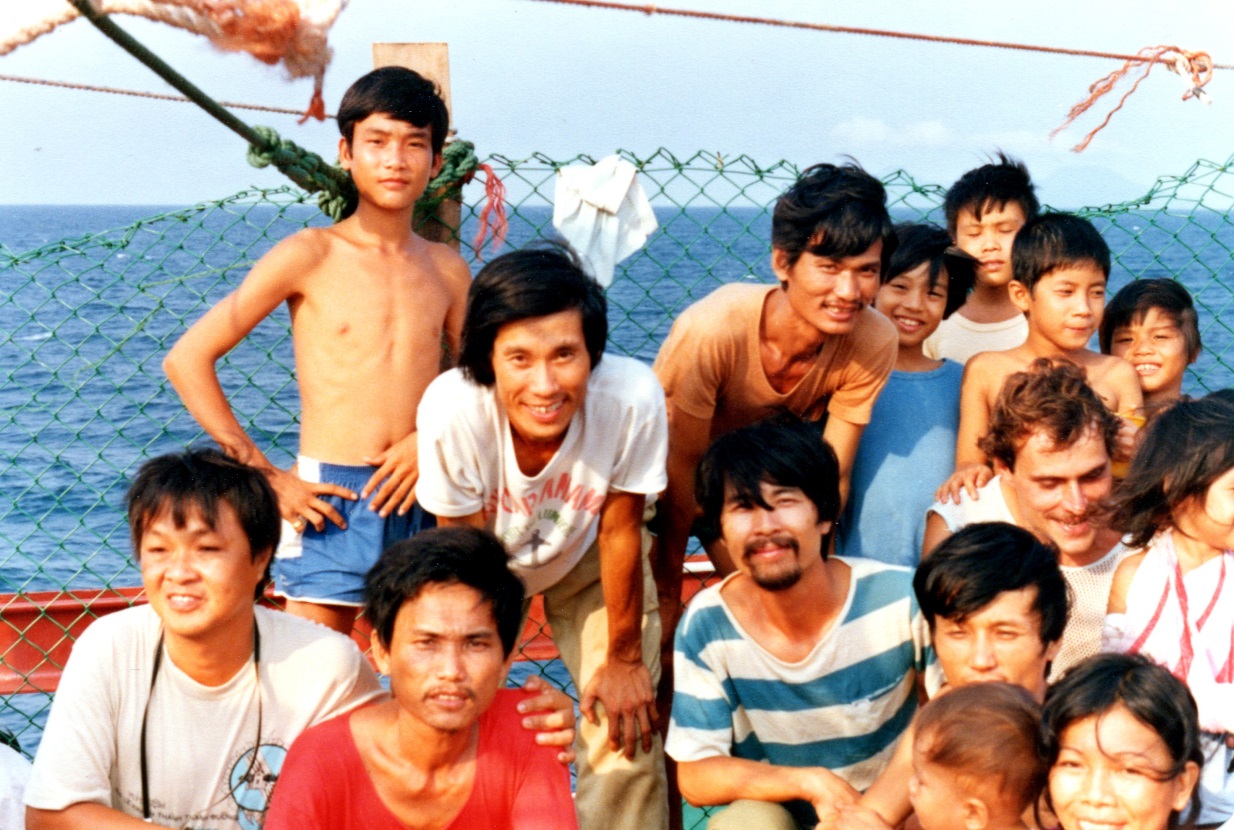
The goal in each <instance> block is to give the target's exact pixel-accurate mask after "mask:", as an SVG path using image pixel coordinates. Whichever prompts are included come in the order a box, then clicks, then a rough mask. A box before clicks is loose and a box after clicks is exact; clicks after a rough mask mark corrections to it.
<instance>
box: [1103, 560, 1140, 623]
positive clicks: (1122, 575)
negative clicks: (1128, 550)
mask: <svg viewBox="0 0 1234 830" xmlns="http://www.w3.org/2000/svg"><path fill="white" fill-rule="evenodd" d="M1144 556H1145V554H1144V553H1133V554H1131V555H1130V556H1128V557H1127V558H1126V559H1124V560H1123V561H1122V562H1119V563H1118V568H1116V569H1115V571H1114V580H1113V581H1112V582H1111V583H1110V603H1109V610H1110V611H1111V612H1113V613H1122V612H1123V611H1125V610H1126V608H1127V594H1128V593H1129V592H1130V591H1131V583H1132V582H1133V581H1134V580H1135V575H1136V572H1138V571H1139V570H1140V565H1141V563H1143V562H1144Z"/></svg>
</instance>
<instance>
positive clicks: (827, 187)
mask: <svg viewBox="0 0 1234 830" xmlns="http://www.w3.org/2000/svg"><path fill="white" fill-rule="evenodd" d="M880 240H881V241H882V243H883V251H882V275H884V276H885V275H886V274H887V263H888V262H889V261H890V260H891V255H892V253H894V252H895V247H896V236H895V230H894V229H893V228H892V226H891V217H890V216H889V215H888V214H887V191H886V190H885V189H884V188H883V185H882V183H881V182H879V180H878V179H876V178H874V177H873V176H871V175H870V174H869V173H867V172H866V171H864V170H862V169H861V167H860V165H858V164H857V163H856V162H850V163H848V164H844V165H840V166H836V165H834V164H816V165H814V166H813V167H808V168H806V170H805V171H804V172H803V173H802V174H801V177H800V178H798V179H797V181H796V183H794V184H793V186H792V187H790V188H789V189H788V190H786V191H784V193H783V194H782V195H781V196H780V198H779V199H776V204H775V209H774V210H773V211H772V214H771V247H772V248H773V249H775V250H778V251H783V252H784V253H785V254H786V255H787V257H788V264H789V265H790V266H791V265H793V264H795V263H796V262H797V260H799V259H801V255H802V254H803V253H806V252H807V251H808V252H809V253H811V254H814V255H815V256H825V257H832V258H840V257H850V256H857V255H858V254H863V253H865V252H866V251H868V250H869V249H870V247H871V246H872V245H873V244H874V243H875V242H878V241H880Z"/></svg>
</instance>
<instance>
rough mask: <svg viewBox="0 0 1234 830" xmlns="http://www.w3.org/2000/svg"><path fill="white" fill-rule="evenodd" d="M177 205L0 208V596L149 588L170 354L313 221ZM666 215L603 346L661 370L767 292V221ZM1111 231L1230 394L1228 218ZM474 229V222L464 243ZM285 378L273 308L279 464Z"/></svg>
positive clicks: (260, 342) (261, 383)
mask: <svg viewBox="0 0 1234 830" xmlns="http://www.w3.org/2000/svg"><path fill="white" fill-rule="evenodd" d="M173 210H174V209H173V208H159V207H150V206H139V207H133V206H102V207H80V206H37V207H33V206H31V207H27V206H0V246H3V247H2V248H0V280H2V285H3V288H2V289H0V418H3V421H2V422H0V423H2V424H3V426H2V427H0V593H15V592H25V591H36V590H51V589H63V588H70V589H86V588H97V587H102V586H105V585H134V584H137V583H138V581H139V579H138V574H137V571H136V570H135V568H134V567H133V565H132V563H131V561H130V559H129V553H128V536H127V527H126V525H125V522H124V519H123V514H122V510H121V509H120V505H121V501H122V496H123V492H124V489H125V487H126V486H127V481H128V479H129V476H130V475H131V472H132V471H133V470H134V469H135V468H136V466H137V465H138V464H139V463H140V462H141V461H142V460H143V459H144V458H148V457H150V456H152V455H157V454H159V453H162V452H167V451H171V450H174V449H177V448H180V447H182V446H184V445H186V444H189V443H192V442H194V441H199V440H201V439H202V433H201V431H200V429H199V428H198V427H197V425H196V424H195V422H193V421H192V419H191V418H189V417H188V415H187V413H186V412H185V411H184V409H183V407H182V406H181V405H180V402H179V400H178V398H177V397H176V395H175V393H174V392H173V391H172V390H171V389H170V387H169V386H168V385H167V384H166V382H165V380H164V378H163V375H162V371H161V369H160V365H159V364H160V361H161V359H162V356H163V354H165V352H166V350H167V348H168V347H170V345H171V343H173V342H174V341H175V339H176V338H177V337H178V336H179V334H180V333H182V332H183V330H184V329H185V327H186V326H187V325H188V324H189V323H191V322H192V321H193V320H195V319H196V318H197V317H198V316H199V315H200V314H201V313H202V312H204V311H205V309H206V308H208V307H209V306H210V305H211V304H213V303H214V302H216V301H217V300H218V299H220V298H221V297H222V296H223V295H224V294H226V293H227V292H228V291H229V290H231V289H232V288H233V287H234V286H235V285H237V284H238V283H239V281H240V280H241V279H242V278H243V276H244V274H245V273H246V271H247V268H248V266H249V265H250V264H251V262H253V261H254V260H255V259H256V258H257V257H259V256H260V255H261V254H262V253H264V252H265V251H266V250H268V249H269V247H270V246H271V245H272V244H273V243H274V242H275V241H277V240H278V239H281V238H282V237H283V236H285V235H287V234H288V233H290V232H292V231H293V230H294V229H295V228H297V227H299V224H300V223H301V222H303V221H305V220H306V219H308V218H309V217H312V216H314V214H315V209H313V208H311V207H308V206H304V205H293V206H291V207H288V208H285V209H280V207H278V206H275V205H272V204H258V205H256V206H253V205H249V204H225V205H219V206H209V207H207V208H202V209H197V210H190V211H188V212H185V213H173V214H172V215H171V216H169V217H167V218H163V219H159V220H157V221H152V222H143V220H146V219H147V218H148V217H153V216H156V215H158V214H163V213H168V212H171V211H173ZM656 213H657V218H658V220H659V222H660V225H661V229H660V231H659V232H657V233H656V234H655V236H654V237H653V238H652V240H651V241H650V243H649V245H648V246H647V247H646V248H645V249H644V250H643V251H640V252H639V253H638V254H636V255H635V256H634V257H632V258H631V259H629V260H627V261H626V262H625V263H623V264H622V265H621V266H620V267H619V270H618V275H617V278H616V280H615V282H614V283H613V285H612V286H611V287H610V289H609V303H610V314H609V316H610V328H611V337H610V348H611V349H612V350H614V351H618V352H623V353H626V354H630V355H633V356H635V357H638V358H640V359H642V360H644V361H647V362H649V363H650V362H651V360H652V359H654V356H655V353H656V351H657V349H658V347H659V343H660V342H661V341H662V340H663V338H664V336H665V335H666V334H667V333H668V329H669V327H670V325H671V322H672V320H673V318H674V317H675V316H676V314H677V313H679V312H680V310H681V309H683V308H685V307H686V306H687V305H689V304H690V303H691V302H693V301H694V300H696V299H698V298H701V297H703V296H705V295H707V294H708V293H710V292H711V291H712V290H713V289H714V288H715V287H716V286H718V285H720V284H723V283H728V282H733V281H740V280H755V281H758V282H765V283H771V282H772V281H773V277H772V274H771V271H770V267H769V256H770V251H769V243H768V239H769V236H770V218H769V216H768V215H767V214H766V213H765V212H764V211H763V210H761V209H759V208H721V207H714V208H687V209H675V208H674V209H665V208H660V209H657V211H656ZM898 218H901V219H917V218H920V217H919V216H918V215H917V214H913V215H907V214H904V215H902V216H900V217H898ZM932 218H934V219H935V220H936V221H937V220H938V217H937V216H934V217H932ZM550 219H551V210H550V208H548V207H526V208H520V210H519V212H518V213H517V214H516V215H515V216H513V217H512V218H511V223H510V231H509V236H508V239H507V244H506V248H505V250H509V249H511V248H517V247H520V246H521V245H523V244H526V243H527V242H529V241H531V240H533V239H535V238H539V237H542V236H551V234H552V228H551V223H550ZM312 221H314V222H321V221H322V220H321V218H320V217H317V218H315V219H313V220H312ZM134 223H137V224H134ZM1098 225H1099V227H1101V228H1102V229H1103V233H1104V234H1105V236H1106V238H1107V240H1108V241H1109V243H1110V245H1111V248H1112V249H1113V250H1114V253H1115V257H1116V260H1117V265H1116V267H1115V269H1114V273H1113V274H1112V277H1111V290H1117V288H1119V287H1121V286H1122V285H1123V284H1125V283H1126V282H1127V281H1128V280H1130V279H1132V278H1133V277H1145V276H1174V277H1177V278H1179V279H1180V280H1181V281H1182V282H1183V283H1184V284H1185V285H1186V286H1187V287H1188V288H1189V289H1190V290H1191V291H1192V293H1193V294H1194V295H1195V297H1196V299H1197V302H1198V304H1199V305H1200V307H1201V323H1202V328H1203V332H1204V339H1205V353H1204V356H1203V357H1202V359H1201V361H1200V362H1199V363H1197V365H1196V366H1195V367H1193V372H1192V374H1191V376H1190V377H1189V379H1188V391H1191V392H1196V393H1200V392H1203V391H1204V390H1205V389H1214V388H1221V387H1225V386H1231V385H1234V376H1232V375H1231V372H1230V368H1229V367H1230V365H1232V364H1234V351H1232V350H1231V349H1230V347H1231V333H1230V329H1229V326H1228V325H1227V323H1225V322H1223V320H1224V319H1226V318H1225V316H1224V315H1225V312H1226V309H1228V308H1229V307H1230V306H1231V304H1232V303H1234V266H1232V265H1231V255H1230V252H1231V251H1232V250H1234V224H1231V221H1230V218H1229V217H1228V216H1226V215H1223V214H1218V213H1213V212H1204V211H1202V210H1201V211H1196V212H1194V213H1193V214H1192V215H1190V216H1189V217H1181V216H1171V215H1169V214H1163V213H1153V214H1145V215H1143V216H1140V215H1136V214H1124V215H1120V216H1117V217H1115V218H1114V219H1113V220H1098ZM473 235H474V228H473V227H472V226H471V224H470V223H467V224H465V225H464V228H463V233H462V236H463V238H464V239H470V238H471V237H472V236H473ZM1223 355H1224V356H1226V359H1225V360H1224V361H1223V360H1221V359H1220V358H1221V357H1222V356H1223ZM291 366H292V359H291V345H290V339H289V336H288V332H287V320H286V313H285V311H283V310H280V311H279V312H276V314H275V315H273V317H272V319H271V320H270V321H267V322H266V323H263V324H262V325H261V326H259V327H258V328H257V329H256V330H255V331H254V332H253V334H252V335H251V336H250V338H249V339H248V340H247V341H246V342H245V343H244V344H242V345H241V346H240V347H238V348H237V349H236V350H235V351H234V352H233V353H232V354H231V355H229V356H228V358H227V359H226V362H225V364H224V365H223V366H222V367H221V368H220V376H221V378H222V380H223V383H224V387H225V388H226V389H227V390H228V392H229V396H230V398H231V400H232V402H233V405H234V406H235V408H236V410H237V412H238V414H239V417H240V418H241V420H242V422H244V423H246V424H247V425H248V426H249V428H250V429H251V432H252V434H253V435H254V437H255V439H256V440H257V441H258V443H259V444H260V445H261V446H262V447H263V449H268V450H269V454H270V455H271V457H272V458H273V459H274V460H275V461H276V462H280V461H281V462H283V463H289V462H290V459H291V457H292V456H293V454H294V449H295V446H296V443H297V437H298V426H297V422H296V413H297V411H298V408H299V407H298V397H297V393H296V387H295V382H294V378H293V376H292V372H291ZM45 707H46V700H45V699H44V698H43V697H42V696H38V695H25V696H18V697H14V698H10V699H8V700H0V723H4V724H6V725H8V726H9V728H11V729H12V728H14V727H16V728H17V730H18V731H19V732H22V733H23V734H22V742H23V745H25V746H26V748H27V749H30V748H31V745H32V744H33V743H35V742H37V737H38V732H39V729H40V728H41V726H39V724H41V720H42V717H43V714H42V713H41V710H42V709H45ZM31 719H33V720H34V722H35V726H33V727H31V726H30V725H29V723H28V721H29V720H31Z"/></svg>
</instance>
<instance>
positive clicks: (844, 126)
mask: <svg viewBox="0 0 1234 830" xmlns="http://www.w3.org/2000/svg"><path fill="white" fill-rule="evenodd" d="M830 133H831V137H832V138H833V139H835V140H836V141H837V142H840V143H842V144H861V145H865V146H868V145H871V144H882V145H885V146H888V147H942V146H946V145H948V144H950V143H952V142H954V140H955V137H954V135H953V134H952V132H951V130H950V129H948V128H947V126H946V125H945V124H943V123H942V122H941V121H915V122H913V123H911V124H897V125H888V124H887V122H886V121H884V120H883V119H881V118H870V117H868V116H864V115H858V116H854V117H852V118H849V119H847V120H845V121H841V122H840V123H839V124H836V125H835V126H833V127H832V128H831V130H830Z"/></svg>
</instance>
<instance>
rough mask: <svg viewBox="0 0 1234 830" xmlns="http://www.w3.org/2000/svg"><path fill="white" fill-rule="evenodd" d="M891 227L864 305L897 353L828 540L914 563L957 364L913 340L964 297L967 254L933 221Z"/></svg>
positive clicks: (946, 464)
mask: <svg viewBox="0 0 1234 830" xmlns="http://www.w3.org/2000/svg"><path fill="white" fill-rule="evenodd" d="M896 234H897V235H898V236H899V240H900V242H899V245H898V246H897V247H896V250H895V253H894V254H893V255H892V257H891V262H890V263H889V265H888V269H887V273H888V274H889V275H890V276H889V277H888V279H887V280H886V282H884V283H883V285H882V287H881V288H880V289H879V291H878V297H877V299H876V300H875V303H874V307H875V308H876V309H878V310H879V311H880V312H882V313H883V314H884V315H885V316H886V317H887V318H888V319H890V320H891V321H892V322H893V323H894V324H895V327H896V332H897V334H898V335H899V350H898V352H897V354H896V361H895V367H894V369H893V371H892V373H891V378H890V379H889V380H888V381H887V386H886V387H884V389H883V391H882V393H881V394H880V395H879V396H878V400H877V401H876V402H875V404H874V410H873V412H872V414H871V416H870V424H869V426H867V427H866V430H865V433H864V434H863V435H862V436H861V445H860V447H859V448H858V450H857V458H856V460H855V462H854V464H853V474H852V475H853V478H852V496H851V498H850V499H849V503H848V509H847V510H846V511H845V513H844V517H843V519H842V520H841V522H840V526H839V532H838V536H837V546H838V551H839V552H840V553H841V554H843V555H844V556H865V557H868V558H871V559H877V560H879V561H881V562H887V563H889V564H893V565H905V566H907V567H910V568H915V567H916V566H917V562H918V560H919V559H920V554H921V539H922V535H923V533H924V532H925V512H926V509H927V508H929V506H930V504H931V503H932V502H933V500H934V488H935V487H936V486H937V485H938V484H939V482H942V481H945V480H946V479H947V476H949V475H950V474H951V471H952V470H953V469H954V468H955V445H956V431H957V430H958V429H959V423H960V379H961V376H962V375H963V371H964V367H963V366H961V365H960V364H959V363H955V362H953V361H951V360H933V359H931V358H929V357H926V356H925V354H924V353H923V352H922V344H923V343H924V342H925V339H926V338H927V337H929V336H930V334H932V333H933V332H934V330H935V329H936V328H938V324H939V323H940V322H942V321H943V320H944V319H946V318H947V317H948V316H949V315H950V314H951V313H952V312H953V311H955V310H956V309H958V308H959V307H960V306H961V305H963V304H964V300H965V297H966V296H967V295H968V292H969V289H970V288H971V287H972V285H973V279H974V275H975V270H976V261H975V260H974V259H973V258H972V257H970V256H968V255H967V254H965V253H963V252H962V251H960V250H959V249H957V248H955V247H953V246H952V244H951V238H950V237H949V236H948V235H947V232H946V231H944V230H943V229H942V228H939V227H937V226H935V225H930V224H912V225H901V226H899V227H897V228H896Z"/></svg>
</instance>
